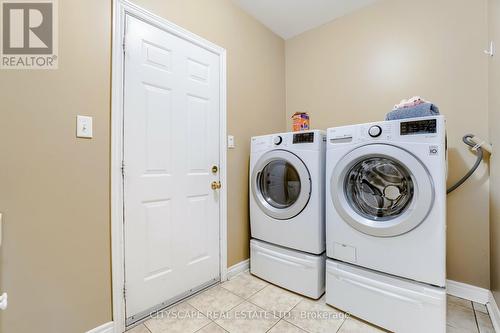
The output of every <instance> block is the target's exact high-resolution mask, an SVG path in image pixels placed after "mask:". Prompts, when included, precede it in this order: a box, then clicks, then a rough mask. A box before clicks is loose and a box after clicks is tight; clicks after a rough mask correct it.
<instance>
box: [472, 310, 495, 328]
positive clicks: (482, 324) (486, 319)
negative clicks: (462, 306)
mask: <svg viewBox="0 0 500 333" xmlns="http://www.w3.org/2000/svg"><path fill="white" fill-rule="evenodd" d="M476 319H477V324H478V326H479V332H480V333H495V329H494V328H493V324H492V323H491V318H490V316H488V314H486V313H483V312H478V311H477V312H476Z"/></svg>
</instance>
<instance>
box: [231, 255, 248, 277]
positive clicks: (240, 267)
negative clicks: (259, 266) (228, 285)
mask: <svg viewBox="0 0 500 333" xmlns="http://www.w3.org/2000/svg"><path fill="white" fill-rule="evenodd" d="M249 268H250V259H247V260H243V261H241V262H239V263H237V264H236V265H233V266H231V267H229V268H228V269H227V279H228V280H229V279H230V278H232V277H233V276H235V275H237V274H239V273H241V272H244V271H246V270H248V269H249Z"/></svg>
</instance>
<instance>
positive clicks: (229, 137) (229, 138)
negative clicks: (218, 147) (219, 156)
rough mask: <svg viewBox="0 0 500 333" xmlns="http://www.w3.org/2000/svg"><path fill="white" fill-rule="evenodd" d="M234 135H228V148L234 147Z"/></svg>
mask: <svg viewBox="0 0 500 333" xmlns="http://www.w3.org/2000/svg"><path fill="white" fill-rule="evenodd" d="M234 147H235V145H234V136H233V135H228V136H227V148H229V149H234Z"/></svg>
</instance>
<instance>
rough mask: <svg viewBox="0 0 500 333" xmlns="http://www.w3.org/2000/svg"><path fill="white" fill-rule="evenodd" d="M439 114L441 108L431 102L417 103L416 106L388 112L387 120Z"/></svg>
mask: <svg viewBox="0 0 500 333" xmlns="http://www.w3.org/2000/svg"><path fill="white" fill-rule="evenodd" d="M437 115H439V108H438V107H437V106H436V105H434V104H432V103H429V102H424V103H420V104H416V105H414V106H408V107H402V108H396V109H394V110H392V111H391V112H389V113H387V115H386V116H385V120H397V119H406V118H417V117H430V116H437Z"/></svg>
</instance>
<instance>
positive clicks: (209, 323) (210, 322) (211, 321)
mask: <svg viewBox="0 0 500 333" xmlns="http://www.w3.org/2000/svg"><path fill="white" fill-rule="evenodd" d="M207 319H208V320H210V321H209V322H208V323H207V324H206V325H203V326H202V327H200V328H199V329H197V330H196V331H194V333H196V332H199V331H201V330H202V329H204V328H205V327H207V326H208V325H211V324H212V323H214V324H215V322H214V321H213V320H211V319H210V318H207ZM215 325H217V324H215Z"/></svg>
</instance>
